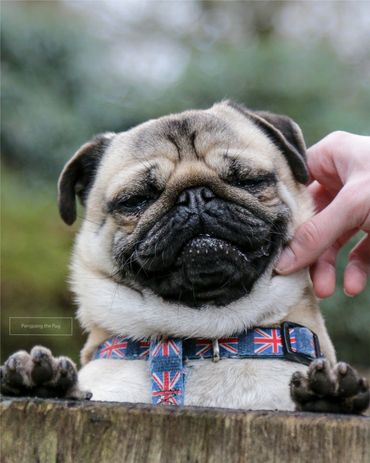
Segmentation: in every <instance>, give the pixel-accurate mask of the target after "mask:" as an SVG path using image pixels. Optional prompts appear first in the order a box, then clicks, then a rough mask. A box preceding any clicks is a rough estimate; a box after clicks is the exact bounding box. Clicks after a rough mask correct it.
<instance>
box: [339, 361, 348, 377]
mask: <svg viewBox="0 0 370 463" xmlns="http://www.w3.org/2000/svg"><path fill="white" fill-rule="evenodd" d="M338 371H339V373H340V374H341V375H345V374H346V373H347V371H348V368H347V365H346V364H345V363H341V364H339V367H338Z"/></svg>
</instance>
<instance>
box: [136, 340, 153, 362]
mask: <svg viewBox="0 0 370 463" xmlns="http://www.w3.org/2000/svg"><path fill="white" fill-rule="evenodd" d="M149 348H150V341H139V351H140V354H139V358H140V359H144V360H146V359H147V358H148V357H149Z"/></svg>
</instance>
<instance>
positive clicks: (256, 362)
mask: <svg viewBox="0 0 370 463" xmlns="http://www.w3.org/2000/svg"><path fill="white" fill-rule="evenodd" d="M307 179H308V172H307V167H306V161H305V144H304V141H303V137H302V133H301V130H300V129H299V127H298V126H297V124H296V123H295V122H293V121H292V120H291V119H289V118H288V117H285V116H279V115H276V114H270V113H266V112H258V111H250V110H248V109H247V108H245V107H244V106H241V105H238V104H236V103H233V102H229V101H226V102H222V103H219V104H216V105H214V106H213V107H212V108H210V109H208V110H199V111H187V112H184V113H180V114H175V115H169V116H165V117H162V118H159V119H156V120H150V121H148V122H146V123H144V124H141V125H139V126H137V127H135V128H133V129H131V130H129V131H127V132H121V133H117V134H116V133H105V134H101V135H98V136H97V137H95V138H94V139H92V140H91V141H89V142H87V143H85V144H84V145H83V146H82V147H81V148H80V149H79V150H78V151H77V153H76V154H75V155H74V156H73V157H72V159H71V160H70V161H69V162H68V163H67V165H66V166H65V168H64V170H63V172H62V174H61V176H60V180H59V209H60V213H61V217H62V218H63V220H64V221H65V222H66V223H67V224H72V223H73V222H74V221H75V219H76V200H77V197H78V199H79V200H80V201H81V203H82V204H83V206H84V208H85V219H84V220H83V223H82V226H81V229H80V232H79V233H78V236H77V238H76V243H75V246H74V250H73V256H72V275H71V281H72V290H73V292H74V293H75V295H76V298H77V301H78V306H79V307H78V319H79V321H80V323H81V325H82V327H83V328H84V329H85V330H86V331H87V332H88V333H89V336H88V339H87V342H86V344H85V346H84V348H83V349H82V352H81V362H82V365H83V367H82V369H81V370H80V371H79V373H78V375H77V371H76V367H75V365H74V364H73V363H72V362H71V361H70V360H69V359H67V358H65V357H62V358H54V357H53V356H52V354H51V352H50V351H48V350H47V349H45V348H43V347H39V346H36V347H35V348H33V349H32V351H31V353H27V352H25V351H20V352H17V353H15V354H13V355H12V356H11V357H10V358H9V359H8V360H7V361H6V363H5V365H3V366H2V369H1V388H2V392H3V393H4V394H9V395H37V396H41V397H53V396H58V397H67V398H76V399H85V398H90V396H91V394H92V398H93V399H95V400H107V401H124V402H144V403H153V404H156V405H157V404H161V405H175V406H176V405H199V406H217V407H228V408H243V409H282V410H293V409H294V408H296V409H299V410H311V411H325V412H348V413H360V412H361V411H363V410H364V409H365V408H366V407H367V405H368V402H369V391H368V386H367V384H366V381H365V380H364V379H362V378H360V377H359V376H358V375H357V373H356V371H354V370H353V369H352V368H351V367H350V366H349V365H347V364H345V363H336V358H335V352H334V348H333V346H332V343H331V341H330V338H329V336H328V333H327V330H326V328H325V324H324V321H323V318H322V316H321V313H320V310H319V307H318V303H317V301H316V298H315V296H314V294H313V291H312V287H311V282H310V279H309V273H308V271H307V270H302V271H300V272H297V273H295V274H293V275H289V276H279V275H277V274H275V273H274V270H273V269H274V264H275V262H276V259H277V258H278V256H279V253H280V252H281V250H282V248H283V247H284V245H285V244H286V243H287V242H288V241H289V240H290V239H291V237H292V236H293V233H294V231H295V230H296V228H297V227H298V226H299V225H300V224H302V223H303V222H304V221H305V220H307V219H308V218H309V217H311V215H312V214H313V205H312V202H311V198H310V196H309V194H308V191H307V190H306V187H305V182H306V181H307ZM77 378H78V379H77Z"/></svg>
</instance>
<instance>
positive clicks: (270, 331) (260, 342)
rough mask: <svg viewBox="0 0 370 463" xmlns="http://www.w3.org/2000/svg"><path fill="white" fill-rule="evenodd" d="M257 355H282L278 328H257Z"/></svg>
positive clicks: (255, 343)
mask: <svg viewBox="0 0 370 463" xmlns="http://www.w3.org/2000/svg"><path fill="white" fill-rule="evenodd" d="M253 341H254V353H255V354H262V353H264V354H282V353H283V345H282V342H281V336H280V330H279V329H277V328H256V329H255V331H254V340H253Z"/></svg>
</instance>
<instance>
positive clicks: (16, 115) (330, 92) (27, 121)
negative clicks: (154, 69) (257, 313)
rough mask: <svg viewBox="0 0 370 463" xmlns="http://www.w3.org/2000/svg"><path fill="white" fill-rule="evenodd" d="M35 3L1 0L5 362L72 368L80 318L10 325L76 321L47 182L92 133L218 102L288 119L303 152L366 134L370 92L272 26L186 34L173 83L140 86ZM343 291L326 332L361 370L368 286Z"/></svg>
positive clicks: (334, 58)
mask: <svg viewBox="0 0 370 463" xmlns="http://www.w3.org/2000/svg"><path fill="white" fill-rule="evenodd" d="M16 3H18V2H16ZM30 3H31V4H32V2H30ZM41 3H43V4H42V5H41V6H40V4H39V5H38V7H37V8H35V7H33V6H32V5H31V6H30V5H29V4H28V3H27V2H26V3H22V2H19V4H18V5H11V4H10V3H8V4H7V5H6V8H5V11H4V13H6V14H4V15H3V20H2V44H1V46H2V60H3V79H2V97H1V98H2V100H1V104H2V111H3V114H4V118H3V121H2V138H1V140H2V155H3V161H4V166H5V168H4V169H3V174H2V180H3V181H2V192H3V207H2V224H3V240H2V260H3V280H2V359H4V358H5V357H6V356H7V355H8V354H9V353H10V352H12V351H14V350H15V349H18V348H29V347H32V345H34V344H36V343H43V344H46V345H48V346H49V347H51V348H52V349H53V350H54V351H55V352H56V353H57V354H67V355H70V356H72V357H73V358H74V359H75V360H77V358H78V352H79V350H80V348H81V345H82V342H83V340H82V334H81V332H80V330H79V327H78V323H77V322H76V321H75V323H74V335H73V337H71V338H70V339H68V342H66V341H65V339H66V338H64V337H58V336H53V337H50V338H47V339H46V338H41V337H37V336H29V337H23V336H22V337H18V336H9V335H8V317H11V316H30V315H32V316H57V315H59V316H73V313H74V306H73V301H72V297H71V295H70V293H69V291H68V287H67V283H66V279H67V274H68V259H69V253H70V249H71V246H72V241H73V236H74V233H75V232H76V230H77V229H78V224H77V225H76V226H74V227H73V228H71V229H69V228H67V227H66V226H65V225H64V224H62V222H61V220H60V219H59V217H58V214H57V208H56V204H55V202H56V201H55V196H56V194H55V184H56V180H57V175H58V173H59V171H60V169H61V168H62V165H63V164H64V162H65V161H66V160H67V159H68V158H69V157H70V156H71V155H72V154H73V152H74V150H75V149H77V147H78V146H79V145H81V144H82V143H83V142H85V141H86V140H87V139H89V138H90V137H91V136H92V135H93V134H95V133H98V132H102V131H107V130H109V131H111V130H113V131H120V130H125V129H127V128H128V127H131V126H133V125H135V124H137V123H139V122H141V121H144V120H146V119H148V118H152V117H156V116H159V115H162V114H166V113H169V112H177V111H180V110H183V109H189V108H192V107H194V108H199V107H207V106H208V105H210V104H212V103H214V102H215V101H218V100H221V99H224V98H233V99H235V100H237V101H240V102H244V103H245V104H247V105H248V106H249V107H252V108H259V109H269V110H271V111H275V112H280V113H285V114H288V115H290V116H291V117H293V118H294V119H295V120H296V121H297V122H298V123H299V124H300V125H301V127H302V129H303V132H304V134H305V136H306V140H307V142H308V144H311V143H313V142H315V141H316V140H318V139H320V138H321V137H323V136H324V135H325V134H327V133H329V132H330V131H333V130H337V129H342V130H348V131H353V132H356V133H363V134H366V133H368V130H369V126H368V119H369V117H368V116H369V108H370V88H369V86H368V85H367V84H368V83H367V81H366V79H365V78H364V76H363V74H362V73H361V72H359V71H358V70H355V69H353V68H352V66H351V65H350V64H349V63H347V62H345V61H343V60H342V59H340V58H339V57H338V55H337V54H336V53H335V52H334V50H333V49H332V47H331V46H330V44H329V43H327V42H325V41H323V42H317V43H316V44H315V45H312V44H311V45H307V46H302V45H298V44H293V43H289V42H288V41H286V40H282V39H279V38H278V37H276V36H275V35H274V34H273V32H271V31H270V29H268V28H267V29H266V28H263V33H261V34H260V36H258V35H256V37H255V38H254V40H247V39H246V38H243V37H241V39H240V41H238V42H234V43H230V42H227V41H226V40H221V39H220V40H214V41H212V42H210V43H206V44H205V43H203V42H202V43H201V42H199V40H198V39H197V37H194V36H193V35H192V34H191V33H189V34H188V35H186V33H185V32H184V31H182V32H181V34H179V36H178V37H174V40H177V41H178V43H179V44H180V45H181V46H182V47H185V48H186V50H187V56H188V61H187V62H186V65H185V66H184V68H183V70H182V72H181V73H180V75H179V77H178V78H177V79H176V80H175V81H169V82H167V83H166V84H165V85H164V84H163V85H158V84H153V83H152V82H151V81H150V79H148V82H147V84H145V85H144V84H143V83H142V82H141V83H137V82H136V81H135V78H133V77H132V76H131V75H130V72H129V71H130V69H127V72H125V70H124V69H122V68H120V69H115V68H113V67H112V63H111V61H109V56H108V55H109V54H108V53H106V50H107V44H106V42H104V40H103V38H102V37H100V36H98V35H96V34H94V33H93V31H92V30H91V27H90V28H89V27H88V21H87V19H86V18H85V17H83V15H78V14H75V13H74V12H72V11H71V10H70V9H68V8H67V7H66V6H65V5H63V4H61V3H60V2H46V3H44V2H41ZM215 3H216V4H217V2H215ZM26 5H27V7H26ZM206 5H207V6H206V8H209V3H206ZM216 6H217V5H216ZM3 9H4V8H3ZM4 18H5V19H4ZM142 30H143V34H145V30H146V28H145V24H143V25H142ZM267 30H268V33H267V32H266V31H267ZM256 31H257V29H256ZM256 34H257V32H256ZM132 40H133V42H132V43H131V45H132V46H134V39H132ZM125 45H126V44H125ZM128 46H130V44H128ZM143 59H144V58H143ZM346 252H348V247H347V249H346V250H344V251H343V252H342V254H341V255H340V257H339V269H340V271H339V274H340V275H341V274H342V271H343V268H344V265H345V262H346ZM341 286H342V282H341V281H340V279H339V281H338V288H337V292H336V294H335V295H334V296H333V297H332V298H330V299H328V300H326V301H324V302H323V303H322V307H323V311H324V315H325V318H326V319H327V324H328V327H329V331H330V334H331V335H332V338H333V340H334V343H335V344H336V347H337V351H338V357H339V358H341V359H343V360H347V361H351V362H354V363H356V364H358V365H366V364H367V363H368V362H369V353H370V349H369V335H368V326H369V307H370V291H369V287H368V288H367V289H366V291H365V292H364V293H363V294H362V295H361V296H358V297H356V298H353V299H351V298H348V297H346V296H345V295H344V294H343V292H342V289H341Z"/></svg>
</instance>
